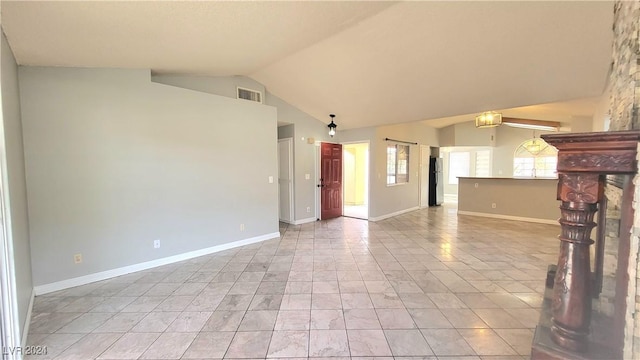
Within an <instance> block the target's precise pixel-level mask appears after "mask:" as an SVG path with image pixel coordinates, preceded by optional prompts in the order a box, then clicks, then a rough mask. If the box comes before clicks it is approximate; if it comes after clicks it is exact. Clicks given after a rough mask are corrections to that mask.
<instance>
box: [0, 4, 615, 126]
mask: <svg viewBox="0 0 640 360" xmlns="http://www.w3.org/2000/svg"><path fill="white" fill-rule="evenodd" d="M0 11H1V12H2V27H3V29H4V31H5V34H6V35H7V39H8V40H9V43H10V45H11V47H12V49H13V51H14V53H15V56H16V59H17V61H18V63H19V64H21V65H40V66H74V67H118V68H148V69H151V70H152V71H154V72H157V73H185V74H199V75H213V76H224V75H245V76H249V77H251V78H254V79H255V80H257V81H259V82H261V83H263V84H264V85H265V86H266V88H267V89H268V90H269V91H270V92H272V93H273V94H275V95H277V96H279V97H281V98H283V99H284V100H286V101H287V102H289V103H291V104H292V105H294V106H296V107H298V108H300V109H301V110H303V111H305V112H307V113H309V114H311V115H313V116H315V117H316V118H318V119H321V120H324V119H327V121H328V114H329V113H335V114H337V118H336V120H337V122H338V123H339V124H340V127H341V128H342V129H346V128H356V127H363V126H371V125H382V124H390V123H400V122H409V121H420V120H427V122H429V121H431V123H432V124H433V125H434V126H444V125H443V124H445V123H446V121H445V122H443V121H441V120H432V119H440V118H443V117H451V116H457V115H462V114H471V113H477V112H481V111H485V110H494V109H508V108H514V107H523V106H528V105H537V104H546V103H553V102H560V103H562V104H564V105H562V106H560V108H562V109H563V111H564V112H565V113H566V116H567V117H572V116H573V117H575V116H589V114H588V112H589V111H588V110H585V109H587V108H589V106H592V105H593V103H594V102H595V99H596V98H597V97H598V96H600V95H601V94H602V92H603V90H604V87H605V85H606V77H607V72H608V70H609V67H610V61H611V37H612V35H611V33H612V31H611V27H612V18H613V3H612V2H609V1H605V2H592V1H588V2H564V1H555V2H544V1H531V2H521V1H496V2H481V1H468V2H435V1H430V2H375V1H366V2H365V1H363V2H354V1H327V2H320V1H286V2H257V1H250V2H244V1H243V2H226V1H225V2H216V1H195V2H182V1H165V2H158V1H144V2H143V1H135V2H134V1H124V2H94V1H82V2H34V1H15V2H13V1H2V3H1V8H0ZM583 98H591V99H587V100H584V101H570V100H576V99H583ZM545 109H549V107H546V108H545ZM585 113H587V114H585ZM525 116H526V115H525Z"/></svg>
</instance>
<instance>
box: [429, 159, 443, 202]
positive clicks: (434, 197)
mask: <svg viewBox="0 0 640 360" xmlns="http://www.w3.org/2000/svg"><path fill="white" fill-rule="evenodd" d="M443 201H444V184H443V179H442V159H440V158H437V157H435V156H431V157H429V206H437V205H441V204H442V202H443Z"/></svg>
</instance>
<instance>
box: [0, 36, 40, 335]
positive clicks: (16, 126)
mask: <svg viewBox="0 0 640 360" xmlns="http://www.w3.org/2000/svg"><path fill="white" fill-rule="evenodd" d="M1 54H2V59H1V61H2V73H1V79H2V117H1V119H2V120H1V121H2V130H3V132H4V136H3V139H2V140H1V141H2V142H3V145H2V146H0V147H1V148H3V151H2V152H3V154H2V156H3V157H4V159H3V162H4V164H3V165H4V166H6V167H4V166H3V169H2V172H5V174H3V179H2V181H3V187H4V190H5V191H6V193H5V194H4V196H5V199H4V200H5V203H6V202H8V203H9V204H10V207H9V209H5V211H6V210H9V211H8V212H7V213H6V214H5V215H6V216H7V220H10V224H9V229H7V233H8V234H10V238H9V240H11V241H12V242H13V244H12V245H13V257H14V273H15V280H16V296H17V303H18V321H19V322H20V332H21V333H22V331H23V330H24V328H25V325H26V324H25V322H26V321H28V320H29V319H27V314H28V311H29V303H30V300H31V294H32V291H33V282H32V276H31V249H30V248H31V245H30V241H29V218H28V214H27V190H26V180H25V165H24V149H23V143H22V123H21V119H20V97H19V90H18V66H17V64H16V61H15V59H14V57H13V53H12V51H11V48H10V47H9V44H8V43H7V39H6V38H5V35H4V33H2V50H1ZM2 296H6V294H2Z"/></svg>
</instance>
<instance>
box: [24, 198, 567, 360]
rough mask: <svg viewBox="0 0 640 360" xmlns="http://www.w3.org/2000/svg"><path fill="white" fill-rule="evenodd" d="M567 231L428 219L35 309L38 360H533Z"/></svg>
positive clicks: (284, 247)
mask: <svg viewBox="0 0 640 360" xmlns="http://www.w3.org/2000/svg"><path fill="white" fill-rule="evenodd" d="M558 230H559V227H557V226H553V225H540V224H530V223H521V222H513V221H501V220H495V219H485V218H478V217H470V216H457V215H456V209H455V207H452V206H451V205H445V206H443V207H437V208H429V209H424V210H420V211H415V212H411V213H408V214H405V215H402V216H398V217H395V218H392V219H387V220H384V221H380V222H376V223H370V222H367V221H364V220H358V219H350V218H339V219H334V220H329V221H321V222H316V223H310V224H305V225H302V226H286V225H284V224H281V233H282V238H281V239H275V240H270V241H266V242H262V243H259V244H254V245H250V246H244V247H242V248H237V249H233V250H229V251H225V252H223V253H217V254H213V255H209V256H203V257H200V258H196V259H192V260H189V261H185V262H182V263H179V264H172V265H169V266H163V267H160V268H155V269H151V270H147V271H143V272H138V273H133V274H129V275H125V276H121V277H118V278H114V279H110V280H106V281H102V282H99V283H93V284H89V285H85V286H80V287H76V288H72V289H68V290H64V291H60V292H57V293H52V294H48V295H44V296H39V297H37V298H36V301H35V305H34V309H33V319H32V323H31V327H30V335H29V339H28V344H29V345H37V346H47V349H48V355H47V356H34V357H31V358H32V359H53V358H55V359H81V360H87V359H105V360H106V359H219V358H243V359H247V358H274V359H275V358H306V357H317V358H321V357H324V358H329V357H330V358H334V359H338V358H346V359H348V358H354V359H356V358H360V359H365V358H371V357H380V358H385V357H386V358H389V359H391V358H392V357H393V358H395V359H404V358H414V359H415V358H422V359H424V358H427V359H460V358H463V359H503V360H506V359H522V358H527V357H528V355H529V352H530V344H531V339H532V336H533V328H534V327H535V325H536V323H537V321H538V316H539V306H540V304H541V302H542V293H543V291H544V279H545V272H546V267H547V265H548V264H550V263H555V262H556V256H557V255H556V254H557V249H558V240H557V239H556V235H557V233H558Z"/></svg>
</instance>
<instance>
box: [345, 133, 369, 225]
mask: <svg viewBox="0 0 640 360" xmlns="http://www.w3.org/2000/svg"><path fill="white" fill-rule="evenodd" d="M340 144H342V214H343V216H344V174H345V171H344V146H345V145H352V144H367V152H368V157H367V161H368V162H369V163H368V164H367V173H366V174H365V177H366V178H367V193H366V194H365V196H366V197H367V199H366V203H367V218H366V219H363V220H369V211H370V210H371V209H370V200H371V141H370V140H361V141H345V142H341V143H340Z"/></svg>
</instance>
